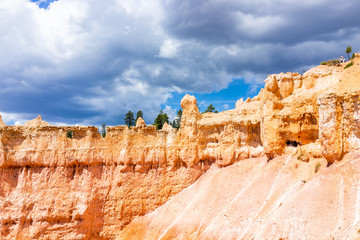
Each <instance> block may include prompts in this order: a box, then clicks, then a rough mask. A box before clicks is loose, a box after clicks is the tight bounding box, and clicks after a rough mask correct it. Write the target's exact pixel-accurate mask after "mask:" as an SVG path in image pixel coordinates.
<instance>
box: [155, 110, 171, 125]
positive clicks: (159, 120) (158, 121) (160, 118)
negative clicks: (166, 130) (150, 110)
mask: <svg viewBox="0 0 360 240" xmlns="http://www.w3.org/2000/svg"><path fill="white" fill-rule="evenodd" d="M165 123H168V124H169V116H168V115H167V114H166V113H164V112H163V110H161V111H160V113H159V114H158V115H157V117H156V118H155V120H154V123H153V125H155V126H156V129H157V130H158V129H162V127H163V126H164V124H165Z"/></svg>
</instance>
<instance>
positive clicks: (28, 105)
mask: <svg viewBox="0 0 360 240" xmlns="http://www.w3.org/2000/svg"><path fill="white" fill-rule="evenodd" d="M359 9H360V1H358V0H348V1H338V0H302V1H293V0H269V1H264V0H221V1H220V0H107V1H99V0H57V1H49V0H31V1H29V0H0V56H1V58H0V114H1V115H2V116H3V119H4V121H5V122H6V123H7V124H21V123H24V122H25V121H26V120H29V119H33V118H35V117H36V116H37V115H38V114H41V115H42V116H43V119H44V120H46V121H48V122H50V123H53V124H58V125H59V124H60V125H61V124H82V125H97V126H98V125H100V124H101V123H106V124H107V125H118V124H123V119H124V115H125V113H126V112H127V111H129V110H132V111H133V112H136V111H138V110H142V111H143V112H144V115H145V121H146V122H147V123H149V124H150V123H152V122H153V120H154V118H155V116H156V114H157V113H158V112H159V111H160V109H165V111H166V112H168V113H169V115H170V116H173V114H174V112H175V111H176V110H178V109H179V107H180V100H181V98H182V97H183V96H184V94H185V93H190V94H194V95H195V96H196V97H197V99H198V102H199V104H200V107H201V110H205V108H206V106H207V105H209V104H214V105H215V106H216V108H217V109H219V110H221V111H222V110H226V109H228V108H234V105H235V101H236V100H237V99H239V98H241V97H243V98H246V97H248V96H250V97H252V96H254V95H256V93H257V92H258V91H259V89H260V88H261V87H262V86H263V81H264V79H265V78H266V76H267V75H268V74H272V73H279V72H288V71H298V72H301V73H302V72H303V71H304V70H307V69H309V68H310V67H311V66H314V65H318V64H319V63H320V62H321V61H324V60H328V59H334V58H337V57H339V56H340V55H345V53H344V50H345V48H346V46H347V45H351V46H352V47H353V50H354V51H359V49H360V25H359V24H360V14H359V13H358V10H359Z"/></svg>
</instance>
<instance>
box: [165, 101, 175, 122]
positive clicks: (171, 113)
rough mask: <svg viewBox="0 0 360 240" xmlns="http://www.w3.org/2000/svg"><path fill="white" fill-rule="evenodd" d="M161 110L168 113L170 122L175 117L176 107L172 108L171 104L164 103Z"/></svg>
mask: <svg viewBox="0 0 360 240" xmlns="http://www.w3.org/2000/svg"><path fill="white" fill-rule="evenodd" d="M163 111H164V113H166V114H167V115H168V117H169V120H170V122H172V121H174V119H175V117H176V109H173V108H172V107H171V106H168V105H166V106H165V108H164V110H163Z"/></svg>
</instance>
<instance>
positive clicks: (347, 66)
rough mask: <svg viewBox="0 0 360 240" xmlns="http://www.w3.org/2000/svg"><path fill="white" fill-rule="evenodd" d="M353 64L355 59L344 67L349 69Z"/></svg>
mask: <svg viewBox="0 0 360 240" xmlns="http://www.w3.org/2000/svg"><path fill="white" fill-rule="evenodd" d="M352 65H354V62H353V61H351V62H349V63H348V64H346V66H345V67H344V69H347V68H349V67H351V66H352Z"/></svg>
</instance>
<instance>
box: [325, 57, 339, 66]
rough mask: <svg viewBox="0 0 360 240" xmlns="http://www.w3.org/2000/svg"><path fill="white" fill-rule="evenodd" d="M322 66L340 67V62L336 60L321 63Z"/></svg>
mask: <svg viewBox="0 0 360 240" xmlns="http://www.w3.org/2000/svg"><path fill="white" fill-rule="evenodd" d="M321 65H327V66H339V65H340V61H339V60H338V59H335V60H329V61H327V62H321Z"/></svg>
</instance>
